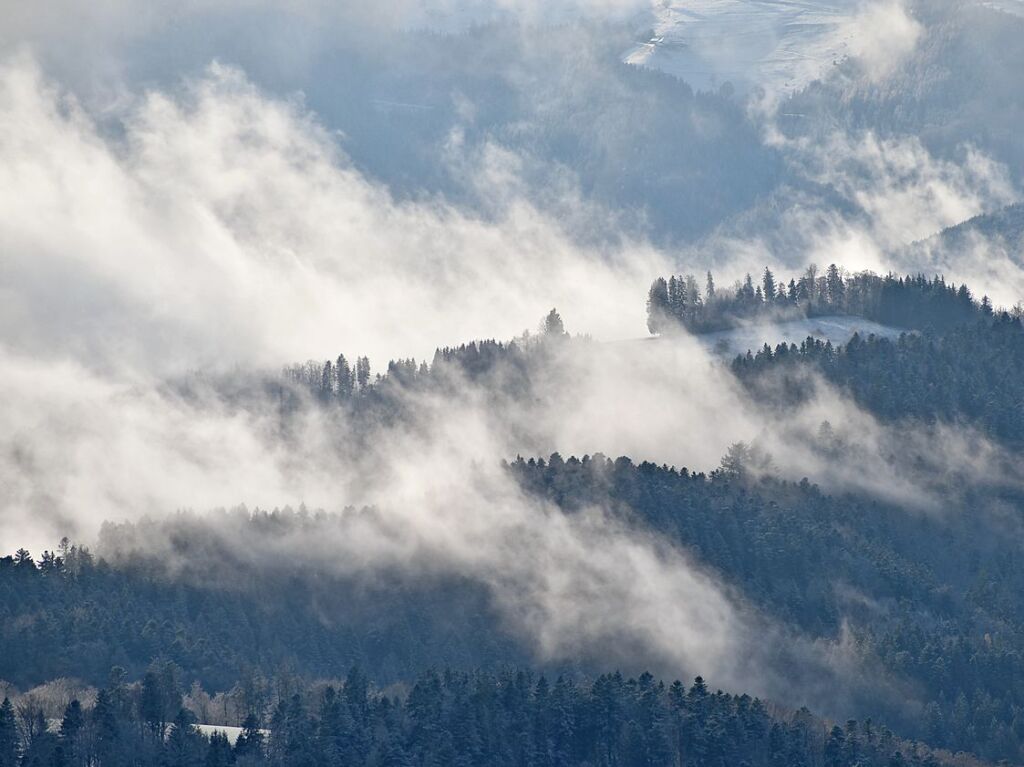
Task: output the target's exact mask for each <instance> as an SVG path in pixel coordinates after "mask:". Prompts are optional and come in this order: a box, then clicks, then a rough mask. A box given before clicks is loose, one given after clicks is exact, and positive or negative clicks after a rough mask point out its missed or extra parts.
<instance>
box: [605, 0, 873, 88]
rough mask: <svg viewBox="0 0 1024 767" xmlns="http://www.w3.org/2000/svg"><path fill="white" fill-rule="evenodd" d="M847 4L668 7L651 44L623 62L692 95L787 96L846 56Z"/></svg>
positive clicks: (744, 0) (706, 0) (711, 0)
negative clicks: (730, 90)
mask: <svg viewBox="0 0 1024 767" xmlns="http://www.w3.org/2000/svg"><path fill="white" fill-rule="evenodd" d="M855 9H856V3H853V2H850V1H849V0H824V2H817V3H808V2H786V1H785V0H698V1H697V2H682V1H681V0H671V1H670V2H663V3H660V4H659V6H658V7H656V8H655V9H653V11H652V13H653V14H654V19H655V21H654V25H653V30H652V31H653V35H652V37H651V38H650V39H649V40H647V41H645V42H643V43H640V44H638V45H637V46H636V47H634V48H631V49H630V50H629V51H627V52H626V54H625V56H624V60H625V61H626V62H627V63H629V64H636V65H641V66H646V67H651V68H653V69H660V70H662V71H663V72H667V73H669V74H672V75H675V76H676V77H679V78H681V79H683V80H685V81H686V82H688V83H690V84H691V85H692V86H693V87H694V88H696V89H698V90H717V89H718V88H719V87H721V86H722V85H723V84H724V83H726V82H728V83H731V84H732V85H733V86H734V87H735V88H736V89H738V90H739V91H740V92H747V91H749V90H751V89H752V88H755V87H759V86H760V87H764V88H765V89H767V90H772V91H776V90H778V91H783V92H789V93H792V92H794V91H796V90H799V89H800V88H803V87H805V86H806V85H807V84H808V83H810V82H811V81H813V80H815V79H817V78H819V77H821V76H822V74H823V72H825V71H827V69H828V68H829V67H831V66H832V65H833V64H834V63H835V62H837V61H838V60H839V59H841V58H842V57H844V56H845V55H846V54H847V53H848V50H849V42H850V40H849V37H850V32H849V27H848V25H846V23H845V22H847V21H849V19H850V18H851V16H852V14H853V11H854V10H855Z"/></svg>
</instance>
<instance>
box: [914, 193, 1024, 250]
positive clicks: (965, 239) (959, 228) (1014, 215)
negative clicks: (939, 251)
mask: <svg viewBox="0 0 1024 767" xmlns="http://www.w3.org/2000/svg"><path fill="white" fill-rule="evenodd" d="M975 237H985V238H987V239H989V240H997V241H1001V242H1002V243H1003V244H1004V245H1005V246H1006V247H1007V248H1009V249H1015V250H1016V251H1017V253H1018V255H1020V252H1021V250H1022V248H1024V203H1016V204H1014V205H1008V206H1006V207H1005V208H1002V209H1001V210H997V211H995V212H993V213H983V214H981V215H980V216H975V217H974V218H969V219H967V220H966V221H963V222H961V223H959V224H957V225H956V226H951V227H948V228H947V229H943V230H942V231H941V232H939V233H938V234H937V235H935V236H934V237H929V238H928V239H927V240H923V241H922V242H919V243H914V245H912V246H911V247H912V248H914V247H921V246H926V247H928V248H935V247H939V248H944V249H950V250H952V249H956V248H965V247H969V246H970V244H971V241H972V239H973V238H975Z"/></svg>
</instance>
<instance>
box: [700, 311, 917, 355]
mask: <svg viewBox="0 0 1024 767" xmlns="http://www.w3.org/2000/svg"><path fill="white" fill-rule="evenodd" d="M901 332H903V331H901V330H900V329H898V328H892V327H887V326H886V325H879V324H878V323H877V322H872V321H871V320H865V319H863V318H861V317H844V316H829V317H814V318H811V319H806V320H788V321H786V322H777V323H765V324H758V325H747V326H745V327H742V328H734V329H733V330H720V331H717V332H715V333H704V334H702V335H698V336H696V338H697V339H698V340H699V341H700V342H701V343H702V344H704V346H705V347H706V348H707V349H709V350H710V351H712V352H714V353H716V354H720V355H722V356H728V357H732V356H735V355H737V354H743V353H745V352H746V351H747V350H748V349H749V350H752V351H757V350H758V349H760V348H761V347H762V346H764V345H765V344H768V345H769V346H772V347H775V346H777V345H778V344H781V343H782V342H783V341H785V342H787V343H795V344H799V343H800V342H801V341H804V340H805V339H806V338H807V337H808V336H813V337H814V338H818V339H820V340H822V341H825V340H828V341H831V342H832V343H833V345H835V344H845V343H846V342H847V341H849V340H850V339H851V338H852V337H853V334H854V333H860V335H861V336H863V337H865V338H866V337H867V336H868V335H870V334H872V333H873V334H874V335H876V336H884V337H886V338H895V337H897V336H899V334H900V333H901Z"/></svg>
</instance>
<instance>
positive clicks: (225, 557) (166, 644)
mask: <svg viewBox="0 0 1024 767" xmlns="http://www.w3.org/2000/svg"><path fill="white" fill-rule="evenodd" d="M748 459H749V455H748V453H747V452H746V451H745V450H743V449H742V448H741V447H738V448H737V449H736V450H734V451H731V452H730V455H729V456H727V457H726V459H725V460H724V461H723V466H722V468H721V469H719V470H716V471H715V472H713V473H711V474H702V473H692V472H689V471H686V470H676V469H671V468H668V467H658V466H654V465H651V464H641V465H634V464H633V463H632V462H630V461H629V460H628V459H625V458H620V459H618V460H616V461H611V460H609V459H606V458H603V457H601V456H595V457H593V458H590V457H586V458H584V459H583V460H582V461H581V460H577V459H575V458H572V459H570V460H563V459H562V458H560V457H559V456H557V455H555V456H552V457H551V459H550V460H548V461H543V460H541V461H537V460H532V459H531V460H529V461H527V460H523V459H519V460H517V461H515V462H514V463H512V464H511V465H510V466H509V467H508V471H509V472H511V473H512V474H513V475H514V476H515V477H516V478H517V481H518V482H520V483H521V484H522V486H523V487H524V489H526V490H527V491H528V492H530V493H531V494H536V495H538V496H541V497H544V498H546V499H549V500H551V501H552V502H554V503H555V504H557V506H558V507H559V508H560V509H561V510H562V513H565V514H570V515H571V514H576V513H578V511H579V510H581V509H583V508H586V507H591V506H593V505H596V504H600V505H602V506H604V507H606V508H610V509H615V510H617V511H616V513H617V514H620V515H622V516H623V519H625V520H629V521H630V522H631V523H632V524H638V525H642V526H643V527H645V528H646V529H649V530H651V531H653V532H656V533H657V534H658V535H659V536H664V537H665V538H666V539H667V540H670V541H672V542H674V543H675V544H676V545H678V546H680V547H682V548H683V549H685V550H687V551H689V552H691V553H692V555H693V556H694V557H695V558H696V559H697V560H698V561H700V562H702V563H705V565H706V566H707V567H709V568H711V569H712V570H713V571H714V572H715V573H716V574H717V575H718V576H719V577H721V578H723V579H725V581H726V582H728V583H730V584H732V585H733V586H734V587H735V588H736V589H737V590H738V591H739V592H740V593H742V594H743V595H745V598H746V599H747V600H749V601H750V602H751V604H752V605H753V606H755V607H756V609H757V610H758V611H760V612H761V613H762V614H764V615H770V616H773V617H774V618H775V619H777V620H778V621H781V622H782V623H783V624H785V625H789V626H792V627H793V628H795V629H796V630H798V631H800V632H803V633H805V634H806V635H808V636H816V637H821V638H823V639H832V640H838V639H839V638H840V636H842V637H844V642H845V643H847V644H849V645H851V648H853V652H854V653H855V655H856V656H857V657H859V658H861V660H862V661H863V662H865V663H867V664H869V665H874V666H875V667H876V668H877V670H876V672H875V673H877V674H879V675H880V676H879V684H878V685H877V686H875V685H872V684H871V683H870V680H861V681H860V682H857V683H854V682H851V681H849V680H847V682H845V683H843V682H841V681H840V682H837V684H846V686H847V688H848V689H845V690H838V689H837V690H836V694H837V695H841V696H842V697H843V698H845V699H847V700H848V701H851V702H849V703H847V704H844V706H846V707H847V710H851V709H852V710H854V713H855V715H857V716H858V717H862V718H863V717H870V716H874V718H875V720H876V721H880V722H884V723H887V724H888V725H889V726H891V727H892V728H893V729H894V730H895V731H896V732H899V733H901V734H904V735H907V736H910V737H914V738H919V739H922V740H924V741H926V742H928V743H931V744H932V745H935V746H941V747H950V748H954V749H966V750H970V751H974V752H976V753H980V754H982V755H986V756H989V757H991V758H1011V759H1016V758H1018V757H1019V755H1020V754H1021V753H1022V752H1021V748H1022V744H1024V739H1022V736H1024V733H1021V732H1020V730H1019V723H1020V715H1019V711H1020V710H1021V707H1022V705H1024V687H1022V685H1021V680H1024V662H1022V661H1021V658H1022V657H1024V609H1022V608H1021V605H1020V604H1019V600H1018V599H1017V594H1019V593H1020V590H1021V589H1024V567H1022V566H1021V559H1020V558H1019V557H1017V556H1016V555H1015V552H1016V544H1015V543H1014V539H1013V538H1012V537H1011V538H1007V537H993V535H992V531H993V530H995V529H997V527H998V526H999V524H1008V523H1006V522H1002V523H1000V522H999V521H998V520H997V519H996V518H995V516H994V515H995V513H996V512H995V509H996V508H998V506H999V504H1004V503H1007V502H1011V500H1012V503H1014V504H1016V503H1019V502H1020V499H1017V498H1014V499H1009V498H1007V497H1005V496H1001V497H990V496H987V495H985V494H984V493H981V492H979V493H976V494H975V496H974V497H973V499H972V500H971V501H970V502H969V503H970V504H971V506H972V507H973V508H975V509H976V510H977V511H976V512H975V513H974V514H971V515H963V514H960V513H959V512H958V511H957V510H955V509H950V510H948V511H947V512H944V514H946V516H938V517H934V516H928V515H920V514H914V513H908V512H907V511H904V510H901V509H899V508H897V507H893V506H891V505H885V504H880V503H878V502H875V501H871V500H866V499H859V498H857V497H853V496H833V495H828V494H825V493H822V492H821V491H820V490H819V489H817V488H816V487H814V486H813V485H810V484H808V483H806V482H803V483H798V484H790V483H785V482H778V481H773V480H755V479H754V478H753V476H752V475H751V474H750V473H748V470H747V469H748V467H747V466H746V465H745V462H746V461H747V460H748ZM361 513H366V512H356V511H354V510H353V511H351V512H346V513H345V514H342V515H329V514H322V513H319V514H308V513H305V512H303V513H292V512H275V513H274V514H271V515H266V514H264V513H257V514H255V515H253V516H251V517H250V516H249V515H247V514H234V515H229V517H228V518H226V520H225V519H221V520H220V521H219V522H218V523H217V524H216V525H212V524H204V523H202V522H201V521H200V520H198V519H196V518H191V517H188V516H186V517H181V518H180V519H179V520H178V521H174V520H173V519H172V520H169V521H167V522H165V523H162V524H160V525H153V524H149V525H143V526H141V527H139V528H137V529H136V528H131V529H126V528H124V527H122V528H120V529H118V530H116V531H115V530H113V529H112V530H111V531H110V533H109V536H111V537H112V540H120V544H119V545H120V546H122V547H125V548H126V549H127V552H125V551H122V553H121V556H122V557H125V556H126V553H127V554H130V552H131V545H132V544H131V542H132V541H134V542H135V543H134V545H135V546H138V547H144V546H145V543H144V542H145V541H146V540H150V539H168V540H170V541H173V542H174V544H173V552H172V551H169V552H167V553H166V554H163V555H162V556H161V560H151V559H148V558H147V557H146V556H145V554H144V549H143V548H140V549H138V550H136V553H135V554H134V555H133V557H132V556H128V557H127V558H126V559H123V560H122V563H121V564H120V565H119V566H117V567H112V566H111V565H110V564H107V563H105V562H103V561H101V560H97V559H95V558H94V557H93V556H91V555H89V554H88V553H87V552H85V551H83V550H81V549H78V548H70V549H67V551H66V552H65V553H64V554H63V555H60V554H58V555H54V554H45V555H43V556H42V558H41V562H40V563H39V565H38V566H37V565H35V564H34V563H33V562H32V561H31V560H30V559H29V558H28V555H27V553H20V554H19V555H18V556H17V557H15V558H14V559H13V560H12V559H11V558H7V559H6V560H4V561H3V562H2V564H0V595H2V599H0V610H2V612H3V621H2V627H3V628H2V629H0V630H2V636H0V641H2V642H3V644H4V646H5V647H6V648H8V652H6V653H5V654H4V657H3V658H2V659H0V678H5V679H8V680H10V681H12V682H15V683H17V684H18V685H19V686H22V687H27V686H31V685H33V684H36V683H40V682H43V681H45V680H47V679H50V678H53V677H58V676H79V677H82V678H83V679H85V680H86V681H87V682H89V683H91V684H94V685H101V684H102V683H103V681H104V680H105V679H106V676H107V674H108V672H109V669H110V668H111V667H112V666H115V665H116V666H121V667H123V668H125V669H126V670H127V671H128V672H129V678H132V679H138V678H140V677H141V676H142V675H143V673H144V671H145V669H146V667H147V666H148V665H149V663H150V662H151V660H152V659H153V658H154V657H160V658H166V659H167V660H169V661H172V662H173V663H174V664H176V665H177V666H178V667H179V668H180V669H181V671H180V674H181V677H182V679H183V680H186V681H188V682H190V681H191V680H197V681H199V682H200V683H201V684H202V685H204V686H205V687H206V688H207V689H209V690H212V691H217V690H225V689H228V688H229V687H230V686H231V685H232V684H233V683H234V680H235V679H236V678H237V677H238V675H239V674H241V673H242V672H243V671H245V669H247V668H253V667H255V668H261V669H263V671H264V673H266V674H271V673H273V672H275V671H276V670H278V669H282V668H283V669H291V670H292V671H293V672H294V673H299V674H301V675H302V676H307V677H309V676H311V677H313V678H316V677H321V676H328V677H329V676H337V675H339V674H341V673H343V672H344V670H345V669H347V668H348V667H349V666H350V665H352V664H359V665H361V666H362V667H363V668H365V669H367V671H368V672H369V673H370V675H371V676H372V678H374V679H377V680H380V681H381V682H384V683H386V682H389V681H400V680H405V679H409V678H410V677H411V676H413V675H415V674H416V673H418V672H419V671H420V670H422V669H423V668H424V667H425V666H427V665H431V664H433V663H452V664H456V663H458V664H463V665H467V664H468V665H474V666H475V665H483V666H484V667H487V668H491V669H496V668H499V667H500V666H501V665H502V664H503V663H507V662H508V661H509V659H513V658H520V659H522V660H524V661H528V660H529V659H530V658H531V650H530V648H529V647H528V646H525V645H523V644H522V643H521V642H520V641H519V640H518V639H517V638H516V637H514V636H509V635H508V634H506V633H505V632H504V630H503V629H502V626H501V624H500V622H496V621H495V615H494V613H493V611H492V610H491V608H490V605H489V600H488V595H487V593H486V591H485V590H482V589H481V588H479V587H477V586H474V585H473V584H471V583H465V582H459V581H453V580H450V579H448V580H446V579H441V580H434V581H432V582H429V583H413V582H410V581H409V580H407V579H401V578H396V579H389V578H387V577H385V578H383V579H380V578H379V579H378V580H377V581H376V583H375V585H370V584H368V583H367V582H366V581H363V580H361V579H351V578H347V579H346V578H340V579H339V578H336V577H329V576H326V575H325V574H322V573H321V574H319V575H317V574H316V573H315V570H310V569H307V567H305V566H304V565H303V562H302V559H301V557H297V558H296V559H295V561H293V562H288V563H279V562H273V561H267V562H263V563H247V562H244V561H237V560H235V559H233V558H232V555H231V548H232V547H231V544H230V541H231V540H232V539H236V538H237V539H240V540H250V538H249V536H252V535H253V534H254V533H255V534H258V535H259V534H262V535H268V536H276V535H282V534H286V532H287V531H288V529H289V528H294V527H303V528H305V529H306V530H307V532H310V533H312V534H314V535H317V536H320V537H324V538H328V537H330V536H335V535H344V534H345V531H346V530H347V529H348V528H349V527H350V526H351V525H353V524H357V518H358V516H359V514H361ZM225 521H227V523H228V524H227V526H226V527H224V523H225ZM951 539H955V540H958V541H960V544H959V545H958V546H957V547H956V548H955V549H950V548H949V544H948V542H949V541H950V540H951ZM112 545H113V544H112V541H108V546H112ZM180 558H184V561H185V562H187V563H188V565H187V567H186V569H185V570H184V571H182V572H179V573H178V574H177V575H175V576H173V577H172V576H171V575H170V574H169V572H168V571H167V570H166V568H165V567H164V566H163V565H162V564H161V561H169V560H174V559H180ZM382 584H383V585H382ZM325 616H330V618H329V619H327V618H326V617H325ZM790 662H791V663H793V664H794V665H793V666H792V672H793V673H794V674H804V673H806V669H804V670H801V669H800V665H801V664H802V663H803V662H804V661H802V660H801V659H800V658H799V657H798V656H794V657H793V658H792V659H791V661H790ZM600 665H601V664H600V660H599V659H594V658H590V659H588V660H586V661H585V662H583V664H582V666H581V665H578V664H573V670H574V671H573V672H574V673H578V672H579V671H581V670H587V669H590V670H593V671H600V670H601V668H600ZM559 667H561V668H562V669H563V670H565V667H564V666H560V664H555V668H556V669H557V668H559ZM815 673H822V671H818V672H815ZM883 679H884V680H886V681H885V683H882V680H883ZM893 682H895V683H897V684H900V685H909V686H907V687H906V689H907V690H913V692H912V693H906V694H910V695H912V696H913V703H914V705H913V706H910V707H906V706H904V705H903V704H901V703H900V704H898V703H897V702H896V701H894V700H892V698H891V695H892V693H891V689H890V685H891V683H893Z"/></svg>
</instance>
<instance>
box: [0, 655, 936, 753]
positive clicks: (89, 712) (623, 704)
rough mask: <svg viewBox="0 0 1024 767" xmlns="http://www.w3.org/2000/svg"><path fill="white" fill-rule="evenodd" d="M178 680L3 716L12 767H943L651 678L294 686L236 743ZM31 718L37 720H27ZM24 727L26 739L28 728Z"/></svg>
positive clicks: (167, 674) (253, 703) (478, 675)
mask: <svg viewBox="0 0 1024 767" xmlns="http://www.w3.org/2000/svg"><path fill="white" fill-rule="evenodd" d="M182 693H183V690H182V689H181V687H180V685H179V683H178V681H177V674H176V673H175V669H174V668H173V666H170V665H168V664H166V663H163V664H155V665H154V667H153V668H152V669H151V670H150V671H148V672H147V673H146V675H145V677H144V678H143V679H142V681H141V682H140V683H135V684H128V683H126V682H125V680H124V677H123V675H122V674H120V673H119V672H118V671H117V670H115V673H114V674H113V676H112V680H111V682H110V683H108V684H107V685H106V686H105V687H104V688H103V689H102V690H100V691H99V692H98V694H97V695H96V698H95V702H94V703H93V704H92V705H91V706H88V707H87V706H83V705H82V704H81V702H80V701H79V700H77V699H75V700H72V701H70V702H69V703H68V705H67V706H66V708H65V709H64V713H63V716H62V717H61V719H60V721H59V724H57V723H54V725H55V726H54V725H51V724H50V723H49V722H47V721H46V720H45V719H44V718H43V713H42V711H41V710H40V709H38V708H34V707H33V706H32V703H31V701H29V702H28V703H26V704H22V705H21V706H19V707H17V708H16V707H15V706H14V705H12V704H11V702H10V701H9V700H8V699H6V698H5V699H4V701H3V703H2V705H0V765H3V767H15V765H47V766H49V765H59V766H61V767H63V766H64V765H90V766H91V767H110V766H112V765H138V766H139V767H149V765H153V766H154V767H155V766H156V765H161V766H162V765H174V766H175V767H188V766H189V765H196V766H197V767H198V766H199V765H204V766H205V767H224V766H226V765H232V764H237V765H254V766H256V765H268V766H269V765H274V766H277V767H292V766H294V767H319V766H320V765H324V767H328V766H334V765H338V766H340V765H345V766H346V767H357V766H361V765H366V767H371V766H373V767H376V766H378V765H379V766H380V767H413V766H414V765H438V767H441V766H442V765H444V766H445V767H447V766H448V765H466V766H467V767H469V766H472V765H480V766H481V767H503V766H505V765H508V767H570V766H571V765H579V766H580V767H616V766H619V765H621V766H622V767H626V766H627V765H628V766H630V767H634V766H635V767H668V766H669V765H693V767H704V766H706V767H721V766H722V765H737V766H739V765H747V767H812V765H813V766H815V767H817V766H819V765H820V766H821V767H895V766H901V765H908V766H909V765H922V766H930V765H939V764H942V762H941V761H940V760H939V759H938V758H937V757H936V755H934V754H932V753H931V752H927V751H924V750H922V749H920V748H919V747H918V746H917V745H915V744H907V743H904V742H900V741H898V740H897V739H896V738H895V737H894V736H893V734H892V733H891V732H889V731H888V730H887V729H885V728H884V727H877V726H875V725H873V724H872V722H871V721H870V720H867V721H864V722H858V721H855V720H850V721H848V722H846V724H845V725H843V726H839V725H833V726H829V725H826V724H825V723H824V722H822V721H821V720H819V719H816V718H814V717H813V716H812V715H811V714H810V712H808V711H807V710H806V709H801V710H800V711H796V712H782V711H779V710H778V709H774V710H773V712H770V711H769V709H768V708H767V707H766V706H765V705H764V704H763V703H762V702H761V701H760V700H758V699H756V698H750V697H749V696H747V695H739V696H736V695H727V694H725V693H723V692H721V691H719V692H712V691H711V690H709V689H708V687H707V686H706V685H705V683H704V681H703V680H702V679H701V678H700V677H697V678H696V679H695V680H694V682H693V683H692V684H691V685H690V686H689V687H687V686H685V685H683V684H682V683H680V682H678V681H676V682H672V683H671V684H665V683H663V682H659V681H657V680H656V679H654V678H653V677H652V676H651V675H650V674H646V673H645V674H642V675H640V676H639V677H637V678H630V679H626V678H623V676H622V675H621V674H619V673H613V674H604V675H602V676H599V677H597V678H596V679H594V680H593V681H574V680H569V679H566V678H564V677H558V678H557V679H554V680H549V679H547V678H546V677H544V676H543V675H541V676H537V675H535V674H532V673H530V672H528V671H516V670H509V671H505V672H502V673H499V674H489V673H485V672H480V671H475V672H470V673H465V672H458V671H451V670H446V671H444V672H443V673H439V672H436V671H427V672H425V673H423V674H421V675H420V676H419V678H418V680H417V681H416V682H415V684H414V685H413V686H412V687H411V689H409V690H408V692H407V694H402V695H398V694H385V693H382V692H378V691H376V690H374V689H373V688H372V687H371V686H370V684H369V683H368V681H367V679H366V677H365V676H363V675H362V674H361V673H360V672H359V671H358V670H355V669H354V670H352V671H350V672H349V674H348V675H347V677H346V678H345V680H344V682H334V683H330V682H322V683H317V684H312V685H311V684H300V683H297V682H295V681H294V680H286V683H285V684H284V685H283V687H281V688H279V689H278V690H277V694H276V695H275V696H274V697H276V698H277V702H276V704H274V703H273V700H272V699H269V698H257V697H250V698H249V699H248V702H249V706H250V708H249V710H248V712H247V714H246V716H245V719H244V720H243V721H241V722H239V724H240V725H241V726H242V729H241V732H237V731H233V732H232V737H231V738H230V739H229V737H228V735H227V734H225V732H224V731H216V730H214V731H213V732H212V733H211V735H209V736H207V735H205V734H203V733H202V732H201V731H200V730H198V729H197V728H196V727H195V725H194V723H195V721H196V711H195V709H196V702H195V700H194V699H193V700H188V701H186V700H185V699H184V698H183V694H182ZM19 719H20V720H21V721H20V722H19ZM19 725H20V726H19Z"/></svg>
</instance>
